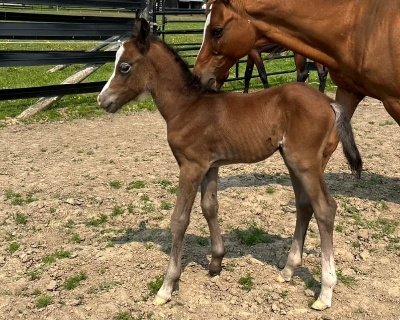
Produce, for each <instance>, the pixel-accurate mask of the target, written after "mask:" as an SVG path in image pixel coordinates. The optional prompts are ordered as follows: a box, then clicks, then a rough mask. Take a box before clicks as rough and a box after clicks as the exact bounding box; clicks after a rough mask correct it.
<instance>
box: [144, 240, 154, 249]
mask: <svg viewBox="0 0 400 320" xmlns="http://www.w3.org/2000/svg"><path fill="white" fill-rule="evenodd" d="M144 247H145V248H146V249H147V250H150V249H153V248H154V244H153V243H151V242H145V243H144Z"/></svg>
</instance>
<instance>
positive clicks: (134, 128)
mask: <svg viewBox="0 0 400 320" xmlns="http://www.w3.org/2000/svg"><path fill="white" fill-rule="evenodd" d="M352 123H353V127H354V130H355V136H356V141H357V143H358V146H359V149H360V151H361V153H362V156H363V159H364V172H363V175H362V178H361V180H359V181H357V180H355V179H354V178H353V177H352V176H351V175H350V172H349V170H348V167H347V164H346V162H345V160H344V156H343V153H342V151H341V147H340V148H338V150H337V151H336V152H335V153H334V156H333V158H332V159H331V161H330V162H329V165H328V168H327V171H326V180H327V182H328V185H329V188H330V191H331V193H332V194H333V195H334V197H335V199H336V201H337V202H338V205H339V207H338V214H337V218H336V224H335V225H336V227H335V233H334V237H335V238H334V239H335V240H334V241H335V258H336V267H337V270H338V278H339V283H338V285H337V286H336V288H335V292H334V299H333V307H332V308H330V309H329V310H326V311H324V312H316V311H313V310H311V309H310V308H309V304H310V303H311V302H312V301H313V300H314V297H315V296H316V295H317V294H318V291H319V281H320V270H321V269H320V247H319V235H318V229H317V225H316V222H315V220H314V219H313V220H312V222H311V224H310V228H309V232H308V237H307V240H306V244H305V254H304V265H303V267H302V268H300V269H299V270H298V271H297V272H296V274H295V276H294V278H293V281H291V282H290V283H287V284H281V283H278V282H277V281H276V280H275V279H276V276H277V274H278V270H279V268H281V267H283V265H284V263H285V259H286V256H287V252H288V248H289V246H290V242H291V235H292V232H293V230H294V225H295V210H294V206H293V192H292V189H291V185H290V179H289V177H288V173H287V169H286V167H285V166H284V164H283V161H282V160H281V158H280V156H279V154H276V155H274V156H273V157H271V158H269V159H268V160H266V161H264V162H262V163H257V164H254V165H235V166H229V167H224V168H223V169H221V177H220V186H219V201H220V224H221V226H222V231H223V236H224V241H225V245H226V249H227V255H226V258H225V259H224V269H223V271H222V273H221V275H220V276H217V277H214V278H210V277H209V276H208V274H207V264H208V259H209V257H210V256H209V254H210V249H209V240H208V229H207V225H206V222H205V220H204V218H203V217H202V215H201V209H200V205H199V197H198V198H197V200H196V203H195V206H194V208H193V211H192V218H191V224H190V226H189V229H188V231H187V235H186V238H185V247H184V257H183V273H182V276H181V280H180V283H179V288H177V289H178V290H176V291H175V292H174V294H173V299H172V301H171V302H169V303H168V304H166V305H164V306H161V307H155V306H153V304H152V299H153V296H152V294H153V293H152V291H153V290H152V289H151V288H152V287H156V286H157V284H156V282H157V281H156V280H157V279H160V277H162V275H163V274H164V272H165V269H166V265H167V261H168V255H169V248H170V239H171V238H170V231H169V218H170V215H171V213H172V207H173V204H174V200H175V197H176V187H177V176H178V167H177V165H176V163H175V162H174V159H173V157H172V155H171V153H170V150H169V148H168V145H167V142H166V127H165V124H164V121H163V120H162V118H161V116H160V115H159V114H158V113H149V112H140V113H130V114H128V115H127V114H117V115H105V116H102V117H99V118H96V119H92V120H73V121H65V122H51V123H34V124H14V125H6V126H3V127H1V128H0V319H7V320H8V319H46V320H51V319H54V320H55V319H57V320H58V319H68V320H74V319H98V320H101V319H208V320H209V319H380V320H383V319H400V312H399V306H400V226H399V222H400V158H399V157H400V130H399V127H398V125H397V124H396V123H395V122H394V121H393V119H392V118H390V117H389V115H388V114H387V113H386V112H385V110H384V108H383V107H382V105H381V104H380V103H379V102H377V101H375V100H372V99H368V100H366V101H364V103H363V104H362V105H361V106H360V107H359V109H358V110H357V112H356V114H355V116H354V117H353V120H352ZM255 227H257V228H258V230H264V231H265V232H267V233H268V234H269V236H270V238H271V239H272V242H271V243H257V244H254V245H247V244H244V243H242V242H241V238H240V237H239V235H238V232H237V230H238V229H239V230H242V231H244V232H250V231H251V230H252V228H253V229H254V228H255ZM71 283H72V285H71Z"/></svg>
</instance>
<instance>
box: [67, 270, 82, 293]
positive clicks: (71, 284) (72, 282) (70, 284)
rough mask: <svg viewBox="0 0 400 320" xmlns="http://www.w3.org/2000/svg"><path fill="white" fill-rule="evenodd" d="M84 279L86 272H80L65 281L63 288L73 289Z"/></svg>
mask: <svg viewBox="0 0 400 320" xmlns="http://www.w3.org/2000/svg"><path fill="white" fill-rule="evenodd" d="M86 279H87V275H86V272H83V271H81V272H80V273H79V274H77V275H75V276H72V277H69V278H67V279H65V281H64V288H65V289H66V290H72V289H75V288H76V287H77V286H78V285H79V283H80V282H81V281H83V280H86Z"/></svg>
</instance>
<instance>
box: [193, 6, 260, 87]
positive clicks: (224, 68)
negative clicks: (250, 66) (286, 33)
mask: <svg viewBox="0 0 400 320" xmlns="http://www.w3.org/2000/svg"><path fill="white" fill-rule="evenodd" d="M207 11H208V15H207V20H206V23H205V25H204V34H203V44H202V46H201V49H200V52H199V55H198V57H197V60H196V64H195V66H194V69H193V71H194V73H195V74H196V75H197V76H198V77H200V79H201V81H202V83H203V84H209V83H211V82H215V86H216V88H219V87H220V86H221V85H222V84H223V81H225V80H226V78H227V75H228V74H229V69H230V68H231V67H232V66H233V65H234V64H235V63H236V61H238V60H239V59H240V58H242V57H244V56H245V55H247V54H248V53H249V52H250V50H252V49H254V48H255V46H256V43H255V42H256V32H255V29H254V28H253V26H252V25H251V22H250V20H247V19H245V18H243V17H242V16H241V15H239V14H237V13H236V11H235V10H234V9H233V8H232V7H231V5H230V1H229V0H209V1H208V3H207Z"/></svg>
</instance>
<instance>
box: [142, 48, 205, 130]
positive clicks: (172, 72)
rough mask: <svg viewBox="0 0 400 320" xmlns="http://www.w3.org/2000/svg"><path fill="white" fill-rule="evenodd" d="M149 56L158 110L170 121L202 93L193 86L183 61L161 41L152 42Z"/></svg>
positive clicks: (152, 86) (152, 85) (152, 90)
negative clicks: (152, 68)
mask: <svg viewBox="0 0 400 320" xmlns="http://www.w3.org/2000/svg"><path fill="white" fill-rule="evenodd" d="M148 57H149V59H150V60H151V63H152V65H153V67H154V70H153V72H154V74H153V75H152V81H151V85H150V86H151V87H150V88H149V89H150V92H151V95H152V97H153V99H154V102H155V104H156V105H157V108H158V110H159V111H160V113H161V115H162V116H163V117H164V119H165V120H166V121H167V122H168V121H169V120H170V119H172V118H174V117H175V116H176V115H178V114H179V113H180V112H182V111H183V110H184V109H185V108H187V107H188V106H190V105H191V104H192V102H193V101H194V100H196V99H197V98H198V97H199V96H200V95H201V91H200V89H196V88H195V86H191V84H190V83H189V82H188V77H187V73H186V72H188V70H186V69H185V67H184V65H183V62H182V64H181V62H179V59H180V58H179V57H177V56H174V54H173V52H172V51H170V50H169V49H167V48H166V47H165V46H164V45H163V44H162V43H161V42H153V43H151V47H150V50H149V52H148Z"/></svg>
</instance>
